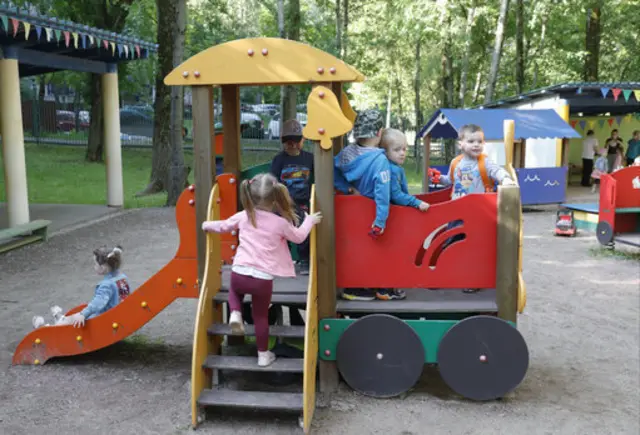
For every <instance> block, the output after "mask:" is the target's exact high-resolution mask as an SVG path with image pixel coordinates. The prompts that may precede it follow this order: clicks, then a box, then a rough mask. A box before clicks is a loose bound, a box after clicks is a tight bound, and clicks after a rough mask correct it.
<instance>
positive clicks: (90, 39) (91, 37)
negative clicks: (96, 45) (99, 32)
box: [89, 35, 93, 47]
mask: <svg viewBox="0 0 640 435" xmlns="http://www.w3.org/2000/svg"><path fill="white" fill-rule="evenodd" d="M92 45H93V36H91V35H89V47H91V46H92Z"/></svg>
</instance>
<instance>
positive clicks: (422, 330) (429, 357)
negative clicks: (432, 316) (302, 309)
mask: <svg viewBox="0 0 640 435" xmlns="http://www.w3.org/2000/svg"><path fill="white" fill-rule="evenodd" d="M355 321H357V319H323V320H320V328H319V329H318V339H319V342H318V353H319V357H320V359H322V360H324V361H335V360H336V348H337V347H338V341H340V337H341V336H342V333H343V332H344V331H345V329H347V327H348V326H349V325H351V323H353V322H355ZM404 322H406V323H407V324H408V325H409V326H410V327H411V328H412V329H413V330H414V331H415V332H416V333H417V334H418V336H419V337H420V341H422V346H423V347H424V353H425V355H424V362H425V364H436V363H437V362H438V346H439V345H440V340H442V337H444V335H445V334H446V333H447V331H449V329H451V328H452V327H453V325H455V324H456V323H458V320H405V321H404ZM509 323H510V324H511V326H513V327H514V328H515V327H516V324H515V323H513V322H509ZM327 326H328V327H329V329H327ZM327 351H328V352H327Z"/></svg>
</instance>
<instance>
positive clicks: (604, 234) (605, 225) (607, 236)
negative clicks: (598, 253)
mask: <svg viewBox="0 0 640 435" xmlns="http://www.w3.org/2000/svg"><path fill="white" fill-rule="evenodd" d="M596 237H597V238H598V242H600V244H601V245H605V246H607V245H610V244H611V243H612V242H613V228H611V225H609V222H604V221H601V222H598V226H597V227H596Z"/></svg>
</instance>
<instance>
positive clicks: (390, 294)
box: [376, 288, 407, 301]
mask: <svg viewBox="0 0 640 435" xmlns="http://www.w3.org/2000/svg"><path fill="white" fill-rule="evenodd" d="M406 297H407V294H406V293H405V292H404V290H402V289H399V288H379V289H378V290H377V291H376V298H378V299H380V300H381V301H393V300H401V299H406Z"/></svg>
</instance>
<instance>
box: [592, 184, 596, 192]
mask: <svg viewBox="0 0 640 435" xmlns="http://www.w3.org/2000/svg"><path fill="white" fill-rule="evenodd" d="M591 193H596V185H595V184H594V185H593V186H591Z"/></svg>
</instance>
